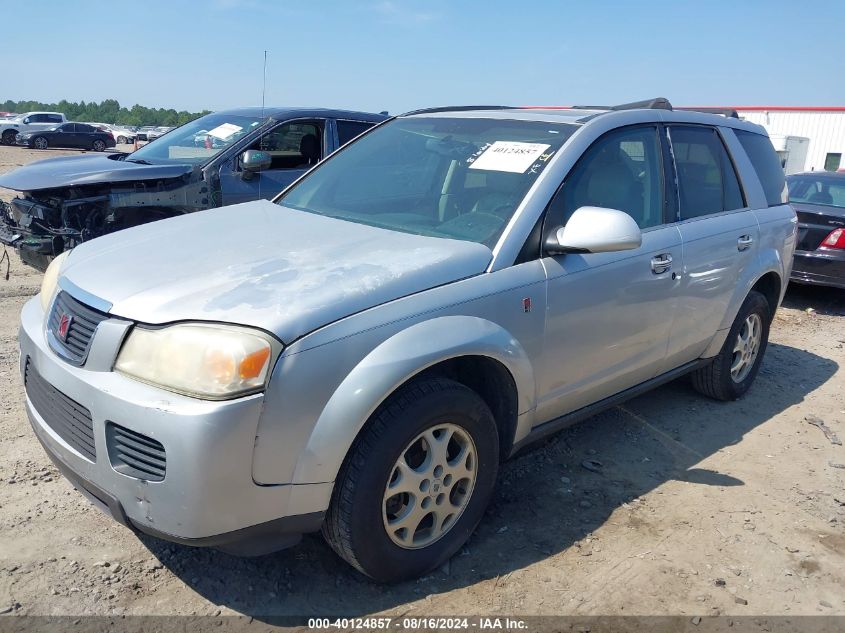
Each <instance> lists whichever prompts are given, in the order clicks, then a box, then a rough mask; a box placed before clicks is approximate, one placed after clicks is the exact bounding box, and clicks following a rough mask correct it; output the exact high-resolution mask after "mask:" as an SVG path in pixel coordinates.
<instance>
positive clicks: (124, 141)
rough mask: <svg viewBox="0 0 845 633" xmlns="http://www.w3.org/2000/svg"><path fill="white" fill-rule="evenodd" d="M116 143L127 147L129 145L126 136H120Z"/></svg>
mask: <svg viewBox="0 0 845 633" xmlns="http://www.w3.org/2000/svg"><path fill="white" fill-rule="evenodd" d="M115 142H116V143H120V144H121V145H126V143H127V141H126V137H125V136H118V137H117V139H115Z"/></svg>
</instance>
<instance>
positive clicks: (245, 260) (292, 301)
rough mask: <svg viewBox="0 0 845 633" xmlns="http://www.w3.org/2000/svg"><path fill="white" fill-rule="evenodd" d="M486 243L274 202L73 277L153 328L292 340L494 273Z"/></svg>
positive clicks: (158, 240)
mask: <svg viewBox="0 0 845 633" xmlns="http://www.w3.org/2000/svg"><path fill="white" fill-rule="evenodd" d="M491 258H492V252H491V251H490V249H489V248H487V247H486V246H483V245H481V244H477V243H475V242H464V241H459V240H450V239H441V238H435V237H425V236H419V235H410V234H407V233H400V232H397V231H390V230H386V229H381V228H375V227H371V226H365V225H362V224H355V223H353V222H346V221H344V220H337V219H333V218H327V217H323V216H319V215H315V214H312V213H306V212H303V211H295V210H293V209H289V208H286V207H281V206H278V205H276V204H273V203H272V202H268V201H266V200H260V201H256V202H248V203H245V204H238V205H233V206H230V207H222V208H218V209H211V210H209V211H201V212H199V213H193V214H189V215H184V216H180V217H177V218H172V219H169V220H161V221H158V222H153V223H151V224H145V225H143V226H139V227H136V228H132V229H128V230H125V231H119V232H117V233H114V234H111V235H106V236H104V237H100V238H97V239H96V240H92V241H90V242H85V243H83V244H81V245H80V246H77V247H76V248H75V249H74V250H73V251H72V252H71V255H70V256H69V257H68V259H67V262H66V264H65V267H64V269H63V271H62V276H63V277H65V278H67V280H68V281H70V282H71V283H73V284H75V285H76V286H78V287H79V288H81V289H82V290H84V291H86V292H89V293H91V294H93V295H95V296H97V297H99V298H101V299H103V300H105V301H107V302H109V303H111V304H112V308H111V310H110V312H111V313H112V314H114V315H116V316H120V317H124V318H127V319H131V320H134V321H140V322H143V323H151V324H161V323H169V322H173V321H183V320H201V321H217V322H225V323H235V324H239V325H248V326H253V327H258V328H262V329H265V330H268V331H270V332H273V333H274V334H276V335H277V336H278V337H279V338H280V339H281V340H282V341H283V342H285V343H289V342H291V341H293V340H295V339H297V338H299V337H300V336H302V335H304V334H307V333H308V332H310V331H312V330H315V329H317V328H319V327H321V326H323V325H327V324H329V323H332V322H333V321H336V320H338V319H341V318H343V317H345V316H349V315H351V314H354V313H356V312H360V311H362V310H366V309H367V308H371V307H373V306H377V305H379V304H382V303H385V302H387V301H391V300H393V299H398V298H400V297H403V296H406V295H411V294H414V293H417V292H420V291H423V290H427V289H429V288H433V287H435V286H439V285H442V284H446V283H449V282H452V281H457V280H459V279H463V278H465V277H470V276H473V275H477V274H479V273H482V272H483V271H484V270H485V269H486V267H487V265H488V264H489V263H490V260H491Z"/></svg>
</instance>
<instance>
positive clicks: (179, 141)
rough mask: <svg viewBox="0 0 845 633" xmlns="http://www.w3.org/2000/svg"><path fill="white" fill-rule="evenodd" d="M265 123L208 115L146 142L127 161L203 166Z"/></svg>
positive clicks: (258, 119)
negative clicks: (201, 164) (202, 164)
mask: <svg viewBox="0 0 845 633" xmlns="http://www.w3.org/2000/svg"><path fill="white" fill-rule="evenodd" d="M264 121H266V119H262V118H259V117H247V116H232V115H228V114H208V115H206V116H204V117H200V118H199V119H196V120H195V121H191V122H190V123H186V124H185V125H183V126H182V127H178V128H176V129H175V130H172V131H171V132H168V133H167V134H165V135H164V136H161V137H159V138H157V139H156V140H154V141H152V142H150V143H147V144H146V145H144V146H143V147H142V148H140V149H138V150H137V151H135V152H133V153H132V154H130V155H129V156H127V157H126V160H128V161H139V162H147V163H163V162H170V161H174V162H180V163H193V164H199V163H205V162H208V160H209V159H210V158H213V157H214V156H216V155H217V154H219V153H220V152H222V151H223V150H224V149H226V148H227V147H229V146H230V145H231V144H232V143H234V142H235V141H237V140H238V139H240V138H242V137H243V136H244V135H246V134H249V133H250V132H251V131H252V130H254V129H255V128H257V127H258V126H259V125H261V124H262V123H264ZM142 130H143V128H142Z"/></svg>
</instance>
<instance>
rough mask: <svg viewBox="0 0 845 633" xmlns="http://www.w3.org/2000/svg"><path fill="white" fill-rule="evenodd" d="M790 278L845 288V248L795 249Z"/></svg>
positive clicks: (807, 282)
mask: <svg viewBox="0 0 845 633" xmlns="http://www.w3.org/2000/svg"><path fill="white" fill-rule="evenodd" d="M790 279H791V280H792V281H797V282H799V283H805V284H817V285H822V286H833V287H836V288H845V250H839V249H827V250H821V249H820V250H817V251H795V257H794V259H793V263H792V274H791V276H790Z"/></svg>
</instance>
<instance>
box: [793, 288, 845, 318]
mask: <svg viewBox="0 0 845 633" xmlns="http://www.w3.org/2000/svg"><path fill="white" fill-rule="evenodd" d="M783 305H784V307H787V308H795V309H796V310H802V311H806V310H808V309H811V308H812V309H813V310H814V311H815V312H818V313H819V314H824V315H828V316H845V289H842V288H828V287H827V286H811V285H809V284H797V283H795V282H792V283H790V284H789V287H788V288H787V291H786V296H785V297H784V298H783Z"/></svg>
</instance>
